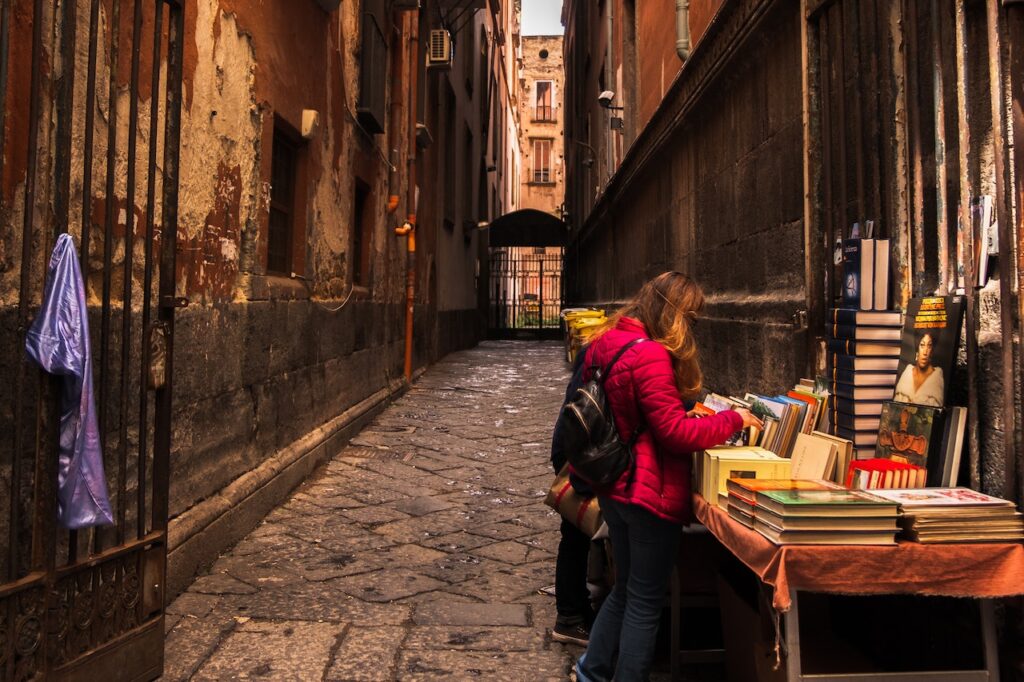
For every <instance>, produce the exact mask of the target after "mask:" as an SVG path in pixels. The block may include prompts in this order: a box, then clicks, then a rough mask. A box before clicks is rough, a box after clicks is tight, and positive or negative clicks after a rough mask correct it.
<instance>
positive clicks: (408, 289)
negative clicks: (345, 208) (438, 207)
mask: <svg viewBox="0 0 1024 682" xmlns="http://www.w3.org/2000/svg"><path fill="white" fill-rule="evenodd" d="M418 55H419V10H414V11H412V12H410V13H409V61H408V64H409V99H408V107H409V152H408V153H409V188H408V189H409V194H408V197H407V199H406V206H407V207H408V211H409V217H408V219H407V220H406V221H405V224H404V225H402V226H401V227H396V228H395V234H397V235H398V236H400V237H405V238H406V246H407V247H408V248H407V249H406V278H405V379H406V381H412V333H413V328H412V313H413V307H414V305H415V302H416V204H417V197H416V102H417V97H416V86H417V79H418V78H419V61H418V59H417V57H418Z"/></svg>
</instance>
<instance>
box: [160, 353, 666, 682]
mask: <svg viewBox="0 0 1024 682" xmlns="http://www.w3.org/2000/svg"><path fill="white" fill-rule="evenodd" d="M567 381H568V367H567V366H566V364H565V362H564V360H563V349H562V346H561V344H558V343H534V342H529V343H514V342H487V343H484V344H481V345H480V346H479V347H478V348H476V349H473V350H471V351H466V352H462V353H456V354H453V355H451V356H449V357H448V358H446V359H445V360H443V361H442V362H440V363H438V364H437V365H435V366H434V367H432V368H431V369H430V370H429V371H428V372H427V373H426V374H424V375H423V376H422V377H421V378H420V380H419V381H418V382H417V384H416V385H415V386H413V388H412V389H411V390H410V391H409V392H408V393H407V394H406V395H405V396H403V397H402V398H400V399H399V400H397V401H396V402H395V403H394V404H392V405H391V406H390V407H388V408H387V409H385V410H384V411H383V412H382V413H381V414H380V415H378V416H377V417H376V419H374V420H373V422H372V423H370V424H369V425H368V426H367V427H366V429H364V431H363V432H362V433H360V434H358V436H357V437H356V438H355V439H354V440H353V441H352V442H351V443H350V444H349V445H346V446H344V447H343V448H341V450H340V451H339V452H338V454H337V456H335V457H334V458H333V459H332V460H331V461H330V462H328V463H327V464H326V465H325V466H324V467H322V468H321V469H320V470H319V471H317V472H316V473H314V474H313V475H312V476H311V477H310V480H309V481H307V482H306V483H304V484H303V485H302V486H300V488H299V489H298V490H296V491H295V493H294V494H293V495H292V496H291V497H290V498H289V499H288V500H287V501H286V502H285V503H283V504H282V505H280V506H279V507H278V508H277V509H275V510H274V511H272V512H271V513H270V514H268V516H267V517H266V519H265V520H264V522H263V523H261V524H260V526H259V527H257V528H256V529H255V530H253V532H252V533H250V534H249V535H248V536H247V537H245V538H244V539H243V540H241V541H240V542H239V543H238V545H237V546H236V547H235V548H234V549H232V550H231V551H229V552H227V553H226V554H225V555H223V556H222V557H220V558H219V559H218V560H217V561H216V562H215V563H214V565H213V567H212V568H211V570H210V571H209V573H208V574H207V575H205V576H201V577H200V578H199V579H198V580H196V582H195V583H194V584H193V585H192V586H191V587H190V588H189V590H188V591H186V592H185V593H184V594H182V595H180V596H179V597H178V599H177V600H176V601H174V602H173V603H172V604H171V605H170V606H169V607H168V609H167V614H168V615H167V623H166V624H167V633H168V634H167V646H166V661H167V663H166V670H165V679H169V680H186V679H196V680H233V679H273V680H289V679H296V680H298V679H301V680H337V681H339V682H341V681H344V682H388V681H391V680H471V679H501V680H512V681H522V682H538V681H542V680H564V679H566V676H567V674H568V671H569V669H570V666H571V663H572V661H573V660H574V659H575V657H576V656H578V655H579V653H580V649H579V648H578V647H570V646H563V645H561V644H557V643H554V642H552V641H551V639H550V632H549V629H550V627H551V626H552V625H553V623H554V618H555V604H554V599H553V598H552V597H550V596H546V595H542V594H539V593H538V590H539V588H541V587H546V586H548V585H550V584H552V583H553V582H554V555H555V552H556V551H557V545H558V539H559V534H558V526H559V518H558V516H557V515H556V514H555V513H554V512H552V511H551V510H550V509H548V508H547V507H545V506H544V505H543V499H544V496H545V494H546V493H547V488H548V486H549V485H550V482H551V478H552V472H551V465H550V463H549V461H548V447H549V443H550V433H551V426H552V423H553V420H554V417H555V415H556V414H557V410H558V406H559V402H560V400H561V396H562V393H563V391H564V387H565V384H566V382H567ZM655 679H657V678H655Z"/></svg>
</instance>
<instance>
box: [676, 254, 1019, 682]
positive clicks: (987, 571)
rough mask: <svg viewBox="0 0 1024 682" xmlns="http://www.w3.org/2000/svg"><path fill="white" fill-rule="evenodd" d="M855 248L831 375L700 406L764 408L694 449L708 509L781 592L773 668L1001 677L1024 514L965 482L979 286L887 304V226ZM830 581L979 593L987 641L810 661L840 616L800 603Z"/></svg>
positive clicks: (831, 325)
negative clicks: (960, 397)
mask: <svg viewBox="0 0 1024 682" xmlns="http://www.w3.org/2000/svg"><path fill="white" fill-rule="evenodd" d="M842 254H843V257H842V267H843V274H842V280H841V282H842V290H843V291H842V301H841V304H840V305H839V307H836V308H833V309H831V310H829V314H828V330H827V340H826V352H827V355H826V358H827V359H826V375H825V376H821V377H817V378H815V379H813V380H812V379H801V380H800V381H799V382H798V383H797V384H796V385H794V386H793V388H792V389H790V390H787V391H785V392H783V393H778V394H759V393H752V392H746V393H743V394H742V395H723V394H719V393H714V392H711V393H708V394H707V395H706V396H705V397H704V399H702V400H701V401H700V402H699V403H698V404H697V406H696V407H695V410H696V411H697V413H698V414H701V413H704V414H712V413H717V412H720V411H722V410H727V409H733V408H735V407H745V408H747V409H749V410H751V411H752V412H753V413H754V414H755V415H757V416H758V417H759V418H760V419H761V421H762V422H763V428H761V429H755V428H751V429H748V430H745V431H742V432H739V433H737V434H735V435H734V436H733V438H732V440H731V441H730V442H729V443H728V444H727V445H725V446H722V447H719V448H712V449H710V450H707V451H705V452H701V453H697V454H696V455H695V459H694V467H693V471H694V491H695V495H694V499H695V503H694V507H695V513H696V516H697V519H698V520H699V521H700V522H701V523H702V524H703V525H704V526H705V527H706V528H707V530H708V531H709V532H710V533H711V534H712V535H713V536H714V537H715V538H717V540H718V541H719V542H720V543H721V545H722V546H724V548H725V549H727V550H728V551H729V553H731V554H732V555H733V556H734V557H735V559H738V560H739V562H741V563H742V564H743V565H745V566H746V567H747V568H748V569H749V570H750V571H752V572H753V573H754V574H755V575H756V577H757V579H758V580H759V581H760V583H761V585H762V586H763V588H764V589H766V590H767V593H768V594H770V610H771V613H772V614H774V616H773V617H774V618H775V620H776V622H775V626H774V637H775V649H774V651H775V657H776V659H777V660H776V665H775V666H774V667H775V668H776V670H775V671H774V673H775V674H776V676H771V673H767V674H768V677H766V679H789V680H802V679H808V678H813V679H815V680H849V679H871V680H896V679H901V680H902V679H911V678H912V679H915V680H919V679H920V680H931V679H934V680H939V679H942V680H953V679H957V680H994V679H998V675H999V672H998V661H997V651H996V649H997V646H996V633H995V621H994V615H993V613H994V612H993V600H994V599H996V598H1000V597H1009V596H1014V595H1019V594H1022V593H1024V544H1022V541H1024V518H1022V515H1021V513H1020V512H1019V511H1018V510H1017V508H1016V506H1015V505H1014V503H1013V502H1011V501H1008V500H1003V499H999V498H997V497H992V496H990V495H985V494H982V493H980V492H977V491H974V490H971V489H969V488H966V487H962V483H961V481H963V480H965V479H966V478H967V477H966V476H965V475H964V474H963V473H962V470H964V469H965V468H966V466H965V465H966V462H965V461H964V460H965V457H963V456H962V453H963V451H964V440H965V432H966V425H967V409H966V408H965V407H962V406H959V405H955V404H953V403H954V401H953V400H952V398H951V396H952V395H953V392H952V388H953V383H954V381H953V373H954V370H955V363H956V357H957V353H958V351H959V348H960V332H961V327H962V324H963V316H964V306H965V301H964V296H962V295H949V296H932V297H923V298H915V299H911V300H910V302H909V304H908V306H907V310H906V312H905V313H904V312H903V311H900V310H887V309H886V307H887V302H888V300H889V282H888V270H889V268H888V257H889V246H888V243H887V240H878V239H868V238H864V239H861V238H857V237H855V238H853V239H848V240H845V241H844V243H843V246H842ZM820 595H844V596H843V597H841V599H847V598H850V599H852V598H854V597H856V598H871V596H872V595H888V597H884V598H883V597H875V598H878V599H883V600H884V599H891V600H892V601H893V604H897V603H898V604H899V605H900V608H903V606H904V605H905V604H911V605H913V604H914V602H906V603H905V602H902V601H898V600H901V599H913V598H924V597H929V598H936V599H938V598H941V597H955V598H958V599H960V600H968V601H966V602H964V601H960V602H958V603H957V604H958V606H960V607H962V606H963V605H964V604H965V603H966V604H970V605H971V606H972V608H974V610H975V611H974V614H973V617H974V618H976V619H977V627H976V628H974V630H975V631H974V633H972V634H974V635H975V636H977V635H980V641H979V642H978V650H979V651H980V652H982V653H980V654H979V655H978V657H977V658H976V659H973V662H971V663H969V664H967V665H966V667H956V668H947V667H943V664H941V663H934V662H933V663H934V664H933V665H925V666H923V667H922V668H921V669H917V668H914V669H906V668H905V667H904V666H905V665H907V664H908V663H907V661H898V663H897V665H898V666H899V668H898V670H897V669H884V668H871V667H868V664H866V663H865V660H866V659H862V660H859V661H858V665H857V666H855V667H854V668H853V669H850V670H846V671H845V672H841V673H840V672H835V671H833V670H831V669H827V668H828V666H824V667H823V666H821V665H819V664H818V663H815V664H813V665H812V666H811V667H812V668H814V669H813V670H811V671H810V672H807V671H805V670H804V662H805V661H806V660H808V659H814V658H815V655H816V654H821V651H822V650H824V649H825V648H827V647H829V646H832V645H826V644H820V643H816V644H815V645H814V646H815V648H816V651H815V652H809V651H808V649H807V648H806V646H802V644H806V640H807V637H808V636H811V637H812V639H814V640H815V642H819V639H820V635H821V631H823V630H828V629H830V628H831V626H832V624H834V622H835V621H834V619H835V618H836V616H835V614H832V615H830V616H829V618H832V619H833V620H832V621H830V622H829V627H828V628H814V627H810V626H808V625H807V624H806V623H805V624H804V625H803V626H801V622H800V618H801V614H800V612H799V608H798V605H799V604H800V603H801V602H802V600H803V599H805V598H809V599H812V600H813V599H819V597H820ZM819 601H820V599H819ZM884 603H885V602H884V601H882V602H878V604H882V605H884ZM917 606H918V607H919V608H920V606H921V604H918V605H917ZM872 608H874V607H872ZM928 608H931V605H930V603H929V604H926V605H925V610H927V609H928ZM907 613H909V610H908V611H907ZM908 617H909V616H908ZM926 621H927V619H926ZM928 626H931V627H939V628H941V627H943V624H942V623H941V622H937V623H930V624H929V623H927V622H925V625H924V626H923V627H928ZM883 627H889V626H883ZM873 629H874V628H873ZM802 636H803V640H804V641H803V642H802ZM857 638H859V635H858V636H855V637H853V639H857ZM846 644H850V642H847V643H846ZM868 646H870V645H868ZM957 647H958V645H956V644H954V645H951V646H949V647H946V648H947V649H956V648H957ZM912 649H913V647H908V651H907V652H905V653H906V656H905V658H906V659H907V660H908V661H909V660H910V659H913V658H914V656H913V654H914V653H915V652H914V651H913V650H912ZM819 658H820V656H819ZM867 658H870V656H868V657H867ZM783 675H784V677H783ZM908 676H909V677H908ZM758 679H760V677H758Z"/></svg>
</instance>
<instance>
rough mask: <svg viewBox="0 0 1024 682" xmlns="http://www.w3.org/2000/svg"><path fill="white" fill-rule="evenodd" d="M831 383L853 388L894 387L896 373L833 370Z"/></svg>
mask: <svg viewBox="0 0 1024 682" xmlns="http://www.w3.org/2000/svg"><path fill="white" fill-rule="evenodd" d="M831 378H832V381H836V382H839V383H841V384H851V385H853V386H895V385H896V372H854V371H850V370H845V369H834V370H832V375H831Z"/></svg>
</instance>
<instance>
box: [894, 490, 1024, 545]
mask: <svg viewBox="0 0 1024 682" xmlns="http://www.w3.org/2000/svg"><path fill="white" fill-rule="evenodd" d="M874 494H875V495H876V496H878V497H881V498H883V499H887V500H889V501H891V502H894V503H896V504H899V506H900V510H901V512H902V517H901V525H902V526H903V537H905V538H906V539H908V540H914V541H916V542H922V543H940V542H1016V541H1020V540H1024V519H1022V517H1021V514H1020V512H1018V511H1017V509H1016V507H1015V506H1014V505H1013V503H1012V502H1010V501H1008V500H1002V499H999V498H998V497H992V496H990V495H985V494H984V493H979V492H975V491H974V490H970V489H967V488H926V489H923V490H878V491H875V492H874Z"/></svg>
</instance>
